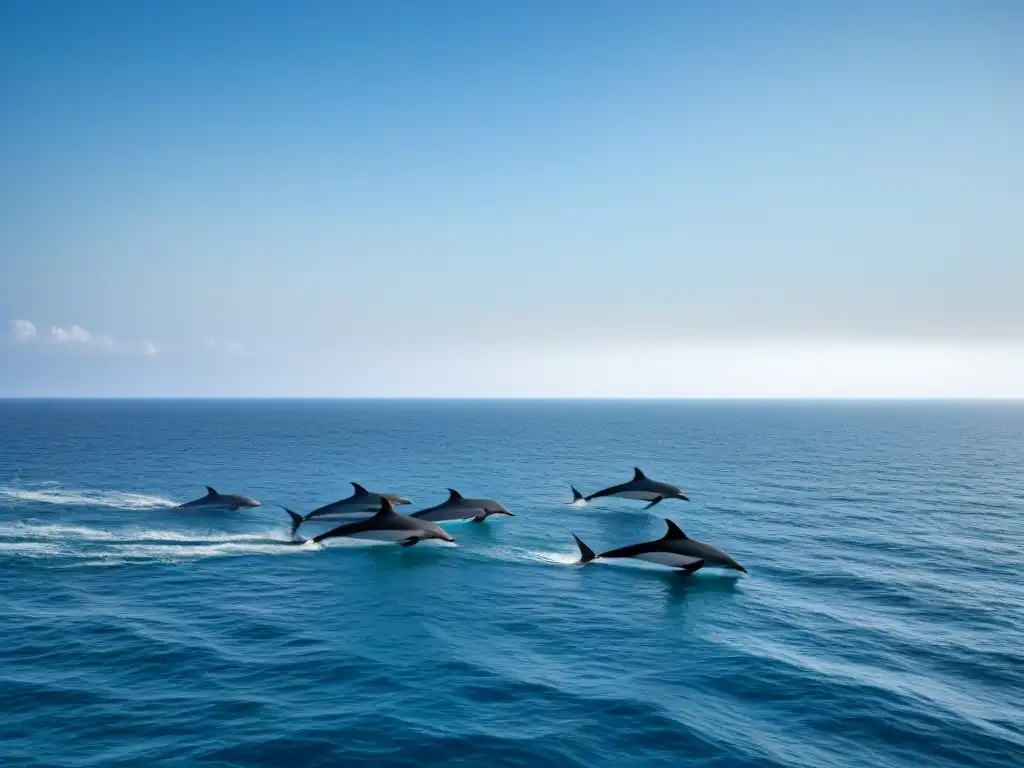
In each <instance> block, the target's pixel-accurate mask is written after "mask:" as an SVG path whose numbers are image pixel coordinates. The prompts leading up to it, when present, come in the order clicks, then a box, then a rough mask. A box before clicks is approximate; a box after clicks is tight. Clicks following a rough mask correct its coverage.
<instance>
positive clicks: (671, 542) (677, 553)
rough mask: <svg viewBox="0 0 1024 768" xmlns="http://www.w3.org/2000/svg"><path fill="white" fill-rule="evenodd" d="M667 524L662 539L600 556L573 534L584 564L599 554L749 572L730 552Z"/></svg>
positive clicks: (686, 569)
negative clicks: (727, 552)
mask: <svg viewBox="0 0 1024 768" xmlns="http://www.w3.org/2000/svg"><path fill="white" fill-rule="evenodd" d="M665 524H666V525H667V526H668V532H667V533H666V534H665V535H664V536H662V537H661V538H660V539H654V540H653V541H644V542H641V543H639V544H630V545H629V546H628V547H619V548H618V549H612V550H609V551H608V552H602V553H601V554H600V555H597V554H594V550H592V549H591V548H590V547H588V546H587V545H586V544H584V543H583V542H582V541H581V540H580V537H579V536H577V535H576V534H575V533H574V534H573V535H572V537H573V538H574V539H576V545H577V546H578V547H579V548H580V562H581V563H589V562H591V561H592V560H596V559H597V558H599V557H602V558H608V559H611V558H615V557H632V558H635V559H637V560H645V561H647V562H649V563H658V564H659V565H668V566H670V567H672V568H678V569H680V570H681V571H683V572H685V573H693V572H694V571H697V570H700V569H701V568H703V567H704V566H705V565H720V566H724V567H725V568H732V569H733V570H736V571H742V572H743V573H746V572H747V569H746V568H744V567H743V566H742V565H740V564H739V563H737V562H736V561H735V560H733V559H732V557H731V556H730V555H727V554H726V553H725V552H723V551H722V550H720V549H717V548H715V547H712V546H711V545H710V544H705V543H704V542H703V541H697V540H695V539H691V538H690V537H689V536H687V535H686V534H685V533H683V530H682V529H681V528H680V527H679V526H678V525H676V524H675V523H674V522H672V521H671V520H665Z"/></svg>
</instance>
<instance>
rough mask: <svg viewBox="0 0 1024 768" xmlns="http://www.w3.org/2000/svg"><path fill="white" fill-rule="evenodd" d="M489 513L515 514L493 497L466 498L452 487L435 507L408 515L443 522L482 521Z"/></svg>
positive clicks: (511, 515) (512, 515)
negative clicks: (445, 497) (446, 496)
mask: <svg viewBox="0 0 1024 768" xmlns="http://www.w3.org/2000/svg"><path fill="white" fill-rule="evenodd" d="M491 515H508V516H509V517H515V515H514V514H513V513H511V512H509V511H508V509H507V508H506V507H505V505H504V504H502V503H501V502H500V501H495V500H494V499H467V498H466V497H465V496H463V495H462V494H461V493H459V492H458V491H456V490H455V489H454V488H449V489H448V498H447V499H445V500H444V501H443V502H441V503H440V504H438V505H437V506H435V507H428V508H427V509H421V510H420V511H419V512H413V513H412V514H411V515H410V517H415V518H417V519H419V520H432V521H433V522H435V523H443V522H446V521H448V520H472V521H473V522H474V523H482V522H483V521H484V520H486V519H487V518H488V517H490V516H491Z"/></svg>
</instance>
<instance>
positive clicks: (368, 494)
mask: <svg viewBox="0 0 1024 768" xmlns="http://www.w3.org/2000/svg"><path fill="white" fill-rule="evenodd" d="M352 487H353V488H354V489H355V491H354V493H353V494H352V495H351V496H349V497H347V498H344V499H339V500H338V501H335V502H332V503H330V504H326V505H324V506H322V507H320V508H319V509H314V510H313V511H312V512H310V513H309V514H308V515H306V520H316V519H317V518H325V519H328V520H345V519H363V518H365V517H367V516H368V515H372V514H373V513H375V512H377V511H379V510H380V508H381V500H382V499H387V500H388V501H389V502H390V503H391V505H392V506H396V507H397V506H400V505H402V504H411V503H412V502H411V501H409V499H404V498H402V497H401V496H399V495H397V494H394V493H376V492H374V491H368V490H366V489H365V488H364V487H363V486H361V485H360V484H359V483H352Z"/></svg>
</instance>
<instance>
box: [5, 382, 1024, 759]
mask: <svg viewBox="0 0 1024 768" xmlns="http://www.w3.org/2000/svg"><path fill="white" fill-rule="evenodd" d="M634 465H639V466H640V467H642V468H643V469H645V470H646V471H647V472H648V474H649V475H651V476H653V477H657V478H661V479H665V480H669V481H672V482H677V483H678V484H680V485H681V486H682V487H683V488H684V489H685V490H686V491H687V492H688V493H689V494H690V497H691V498H692V499H693V501H692V503H690V504H686V503H684V502H679V501H676V502H665V503H663V504H661V505H660V506H659V507H657V508H656V509H654V510H652V511H651V512H643V511H641V510H642V507H643V504H642V503H640V502H629V501H615V500H604V501H600V502H592V503H591V504H590V505H589V506H587V507H583V508H578V507H572V506H569V505H568V501H569V500H570V495H569V489H568V486H569V483H570V482H571V483H575V484H576V485H577V486H578V487H579V488H581V489H582V490H584V492H590V491H594V490H597V489H598V488H600V487H602V486H604V485H606V484H611V483H616V482H621V481H624V480H627V479H628V478H629V477H630V476H631V474H632V467H633V466H634ZM350 480H356V481H359V482H361V483H363V484H365V485H366V486H368V487H370V488H371V489H374V490H381V491H391V492H398V493H402V494H404V495H407V496H410V497H412V499H413V501H414V502H415V505H414V507H413V509H416V508H419V507H420V506H426V505H428V504H434V503H437V502H440V501H441V500H442V499H443V498H444V497H445V495H446V494H445V491H444V489H445V487H447V486H452V487H455V488H458V489H459V490H461V491H463V492H464V493H466V494H473V495H480V496H492V497H495V498H498V499H500V500H502V501H504V502H505V503H506V504H507V505H508V506H509V507H510V508H511V509H512V510H513V511H514V512H516V514H517V516H516V517H514V518H502V519H495V518H492V519H490V520H488V521H487V522H486V523H485V524H482V525H474V524H467V523H459V524H452V525H449V527H448V530H449V531H450V532H451V533H452V534H453V535H454V536H455V538H456V539H457V540H458V545H457V546H456V547H445V546H432V545H429V544H428V545H417V546H415V547H411V548H408V549H403V548H401V547H397V546H394V545H365V544H362V545H360V544H346V543H344V542H341V541H335V542H332V545H331V546H326V547H324V548H323V549H317V548H315V547H312V546H309V547H302V546H288V545H286V544H284V543H283V542H285V540H286V538H287V526H286V525H285V523H286V517H285V515H284V513H283V512H281V511H280V509H278V508H276V507H274V506H272V505H271V504H269V503H267V502H271V501H278V502H282V503H286V504H288V505H290V506H293V507H294V508H296V509H299V510H302V511H309V510H311V509H312V508H313V507H315V506H317V505H320V504H323V503H326V502H329V501H332V500H334V499H336V498H339V497H342V496H347V495H348V494H349V492H350V487H349V486H348V485H347V482H348V481H350ZM204 483H208V484H211V485H214V486H216V487H217V488H218V489H220V490H221V491H225V492H242V493H247V494H250V495H253V496H255V497H256V498H258V499H261V500H262V501H264V502H265V504H264V506H263V507H262V508H260V509H257V510H252V511H242V512H237V513H219V514H209V513H207V514H195V513H189V514H186V513H181V512H174V511H170V510H169V509H168V508H167V507H168V506H169V505H170V504H172V503H175V502H181V501H186V500H188V499H190V498H193V497H196V496H198V495H201V493H202V485H203V484H204ZM406 509H409V508H406ZM1022 512H1024V405H1013V404H978V405H969V404H956V403H945V404H943V403H937V404H916V405H915V404H896V403H881V404H858V403H836V404H822V403H804V404H800V403H779V404H768V403H733V404H726V403H703V404H698V403H625V402H623V403H609V402H589V403H585V402H580V403H575V402H373V401H370V402H358V401H328V402H289V401H264V402H254V401H239V402H223V401H222V402H194V401H193V402H186V401H182V402H159V401H155V402H154V401H151V402H145V401H136V402H132V401H107V402H103V401H93V402H89V401H63V402H61V401H53V402H13V401H8V402H0V764H2V765H4V766H115V765H124V766H129V765H131V766H137V765H159V766H165V765H175V766H177V765H181V766H184V765H204V766H265V765H266V766H269V765H283V766H289V768H296V767H297V766H307V765H309V766H312V765H324V766H326V765H341V764H344V765H361V764H362V765H374V766H383V765H410V766H411V765H446V766H471V765H483V764H486V765H489V766H506V765H551V766H586V767H587V768H590V767H592V766H816V767H820V766H922V765H928V766H952V765H966V766H1011V765H1016V766H1021V765H1024V710H1022V699H1024V575H1022V570H1024V569H1022V562H1024V514H1022ZM662 516H668V517H671V518H673V519H674V520H676V521H677V522H678V523H679V524H680V525H681V526H682V527H683V529H684V530H685V531H686V532H687V533H688V534H689V535H690V536H691V537H694V538H698V539H702V540H705V541H708V542H710V543H713V544H715V545H717V546H719V547H721V548H722V549H725V550H726V551H728V552H729V553H731V554H732V555H733V556H734V557H736V558H737V559H738V560H739V561H740V562H742V563H743V564H744V565H746V566H747V568H749V571H750V573H749V574H748V575H746V576H742V575H739V574H736V573H735V572H722V571H710V570H705V571H702V572H700V573H698V574H696V575H695V576H693V577H690V578H689V579H685V578H681V577H679V576H678V575H676V574H674V573H671V572H666V571H663V570H656V569H655V568H654V567H646V568H638V567H628V566H623V565H616V564H608V563H596V564H593V565H590V566H586V567H581V566H578V565H575V564H574V562H575V560H576V559H577V553H576V550H575V548H574V545H573V542H572V538H571V536H570V531H572V532H575V533H577V534H579V535H580V536H581V537H582V538H583V539H584V540H586V541H587V542H588V543H589V544H590V545H591V546H593V547H595V548H596V549H599V550H604V549H609V548H612V547H617V546H621V545H624V544H628V543H632V542H635V541H640V540H644V539H649V538H654V537H658V536H661V535H662V533H663V532H664V528H665V526H664V523H663V521H662ZM323 529H324V527H323V526H321V527H320V528H319V529H318V530H323ZM312 532H314V531H313V530H310V533H312Z"/></svg>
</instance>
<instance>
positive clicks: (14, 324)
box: [10, 318, 38, 343]
mask: <svg viewBox="0 0 1024 768" xmlns="http://www.w3.org/2000/svg"><path fill="white" fill-rule="evenodd" d="M10 326H11V329H10V336H11V338H12V339H14V340H15V341H16V342H20V343H24V342H27V341H31V340H32V339H34V338H36V336H37V335H38V331H37V330H36V325H35V323H33V322H31V321H30V320H21V319H18V318H15V319H14V320H11V323H10Z"/></svg>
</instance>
